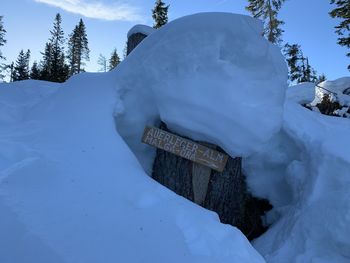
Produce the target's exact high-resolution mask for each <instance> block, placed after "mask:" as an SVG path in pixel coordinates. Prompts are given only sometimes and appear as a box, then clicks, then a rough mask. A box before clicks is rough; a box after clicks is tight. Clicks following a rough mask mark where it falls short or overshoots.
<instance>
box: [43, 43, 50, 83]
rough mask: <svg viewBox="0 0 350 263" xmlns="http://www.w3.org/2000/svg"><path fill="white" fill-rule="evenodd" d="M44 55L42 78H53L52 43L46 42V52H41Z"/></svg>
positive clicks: (48, 79)
mask: <svg viewBox="0 0 350 263" xmlns="http://www.w3.org/2000/svg"><path fill="white" fill-rule="evenodd" d="M41 54H42V55H43V59H42V61H41V63H40V64H41V65H40V67H41V73H40V79H41V80H47V81H50V80H51V76H52V73H51V72H52V57H53V56H52V44H51V43H46V44H45V51H44V53H41Z"/></svg>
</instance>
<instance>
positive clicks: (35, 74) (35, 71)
mask: <svg viewBox="0 0 350 263" xmlns="http://www.w3.org/2000/svg"><path fill="white" fill-rule="evenodd" d="M30 78H31V79H40V78H41V71H40V68H39V65H38V63H37V62H36V61H34V63H33V65H32V68H31V69H30Z"/></svg>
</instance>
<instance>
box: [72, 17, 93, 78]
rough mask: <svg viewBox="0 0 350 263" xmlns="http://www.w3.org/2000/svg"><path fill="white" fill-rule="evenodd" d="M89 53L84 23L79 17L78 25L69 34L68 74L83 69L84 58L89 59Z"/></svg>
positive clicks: (76, 72)
mask: <svg viewBox="0 0 350 263" xmlns="http://www.w3.org/2000/svg"><path fill="white" fill-rule="evenodd" d="M89 53H90V50H89V47H88V39H87V35H86V29H85V24H84V22H83V20H82V19H80V22H79V25H77V26H76V27H75V28H74V30H73V32H72V33H71V34H70V35H69V42H68V60H69V70H70V72H69V74H70V76H71V75H74V74H78V73H80V72H82V71H84V69H83V66H84V60H89Z"/></svg>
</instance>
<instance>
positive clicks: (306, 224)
mask: <svg viewBox="0 0 350 263" xmlns="http://www.w3.org/2000/svg"><path fill="white" fill-rule="evenodd" d="M344 80H345V78H343V79H339V80H336V81H329V82H328V81H327V82H325V83H324V84H323V85H324V86H326V87H330V86H331V85H333V84H334V83H337V84H338V85H337V87H338V88H339V90H344V89H345V88H347V85H348V82H347V81H344ZM339 83H343V84H344V85H343V86H342V87H340V86H341V85H339ZM314 86H315V85H314V84H310V83H304V84H301V85H297V86H295V87H291V88H289V89H288V93H287V98H288V100H287V101H286V103H285V109H284V122H283V129H282V131H281V133H280V134H279V135H278V136H275V137H274V138H273V139H272V140H271V141H270V142H269V143H268V144H267V145H266V146H265V149H264V150H263V151H261V152H260V153H258V154H254V155H252V156H250V157H249V158H247V159H245V160H244V168H245V171H246V173H247V174H248V175H249V176H248V184H249V186H250V188H251V189H252V190H253V192H254V194H256V195H258V196H260V197H264V198H268V199H269V200H270V202H272V204H273V205H274V209H273V211H272V212H271V213H270V214H269V216H268V220H269V221H270V223H273V225H272V227H271V228H270V229H269V230H268V232H267V233H266V234H264V235H263V236H262V237H260V238H258V239H257V240H256V241H255V242H254V246H255V248H257V249H258V251H259V252H261V253H262V255H264V257H265V259H266V261H267V262H271V263H280V262H286V263H289V262H290V263H292V262H293V263H294V262H325V263H326V262H337V263H343V262H344V263H345V262H350V238H349V237H350V227H349V226H350V191H349V189H350V151H349V149H350V138H349V130H350V122H349V120H348V119H343V118H338V117H329V116H325V115H321V114H320V113H317V112H312V111H310V110H308V109H306V108H304V107H302V106H301V105H300V104H299V103H300V102H302V103H304V101H306V100H309V101H311V100H312V99H313V98H314V95H315V89H314ZM333 87H334V85H333ZM298 89H299V90H298ZM312 91H313V92H312Z"/></svg>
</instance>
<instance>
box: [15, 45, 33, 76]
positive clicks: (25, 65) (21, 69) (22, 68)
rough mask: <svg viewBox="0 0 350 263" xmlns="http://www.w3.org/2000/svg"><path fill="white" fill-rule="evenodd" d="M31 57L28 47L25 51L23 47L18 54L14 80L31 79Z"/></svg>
mask: <svg viewBox="0 0 350 263" xmlns="http://www.w3.org/2000/svg"><path fill="white" fill-rule="evenodd" d="M29 59H30V50H29V49H28V50H27V52H26V53H25V52H24V51H23V49H22V50H21V52H20V53H19V55H18V58H17V60H16V64H15V67H14V71H13V76H12V79H13V81H19V80H25V79H29Z"/></svg>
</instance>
